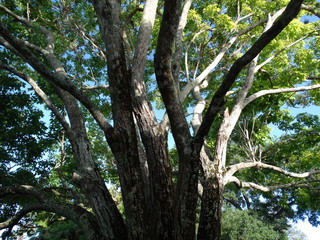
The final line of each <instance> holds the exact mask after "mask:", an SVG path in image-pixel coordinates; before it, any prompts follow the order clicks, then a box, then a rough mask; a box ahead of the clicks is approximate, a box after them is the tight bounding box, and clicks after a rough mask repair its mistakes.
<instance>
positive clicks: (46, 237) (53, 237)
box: [30, 220, 85, 240]
mask: <svg viewBox="0 0 320 240" xmlns="http://www.w3.org/2000/svg"><path fill="white" fill-rule="evenodd" d="M40 239H41V240H42V239H43V240H85V238H84V237H83V232H82V231H81V229H79V227H78V226H77V225H75V224H74V223H73V222H71V221H68V220H67V221H66V220H65V221H56V222H53V223H52V224H50V225H49V226H48V227H45V228H43V229H41V230H40V231H39V232H37V234H36V236H33V237H31V238H30V240H40Z"/></svg>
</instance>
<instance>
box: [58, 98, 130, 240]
mask: <svg viewBox="0 0 320 240" xmlns="http://www.w3.org/2000/svg"><path fill="white" fill-rule="evenodd" d="M60 95H61V97H62V99H63V101H64V103H65V106H66V109H67V113H68V117H69V120H70V124H71V131H70V132H68V133H67V134H68V137H69V139H70V142H71V146H72V149H73V153H74V157H75V160H76V161H77V165H78V166H77V168H78V170H77V172H76V173H74V175H73V180H74V182H75V183H76V184H78V185H79V186H80V187H81V189H82V191H83V192H84V194H85V195H86V197H87V198H88V200H89V203H90V204H91V207H92V209H93V211H94V214H95V216H96V218H97V220H98V221H97V222H98V224H99V227H100V230H101V232H102V234H103V236H104V237H103V238H104V239H108V240H109V239H110V240H111V239H114V240H116V239H117V240H118V239H119V240H120V239H123V240H126V239H128V236H127V229H126V226H125V225H124V222H123V219H122V216H121V214H120V212H119V211H118V209H117V206H116V205H115V202H114V201H113V199H112V197H111V195H110V193H109V191H108V189H107V187H106V184H105V182H104V181H103V179H102V178H101V176H100V173H99V170H98V168H97V167H96V164H95V162H94V160H93V158H92V152H91V146H90V142H89V140H88V138H87V133H86V130H85V125H84V122H83V116H82V114H81V110H80V109H79V106H78V104H77V102H76V101H75V99H74V98H73V97H72V96H71V95H70V94H68V93H62V94H60Z"/></svg>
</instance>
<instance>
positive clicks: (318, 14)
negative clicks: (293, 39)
mask: <svg viewBox="0 0 320 240" xmlns="http://www.w3.org/2000/svg"><path fill="white" fill-rule="evenodd" d="M301 9H303V10H306V11H308V12H311V13H313V14H314V15H316V16H317V17H318V18H320V12H319V11H317V10H316V9H315V8H313V7H310V6H308V5H305V4H302V5H301Z"/></svg>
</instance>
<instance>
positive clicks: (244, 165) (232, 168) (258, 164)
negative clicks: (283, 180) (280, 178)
mask: <svg viewBox="0 0 320 240" xmlns="http://www.w3.org/2000/svg"><path fill="white" fill-rule="evenodd" d="M248 168H259V169H260V168H261V169H269V170H273V171H275V172H278V173H281V174H283V175H285V176H288V177H293V178H307V177H311V176H313V175H316V174H320V170H314V171H309V172H304V173H294V172H289V171H286V170H284V169H282V168H280V167H276V166H273V165H270V164H266V163H262V162H243V163H237V164H234V165H232V166H230V167H229V170H228V171H227V173H226V175H227V176H228V177H231V176H233V175H234V174H235V173H236V172H238V171H240V170H244V169H248ZM228 177H227V178H228Z"/></svg>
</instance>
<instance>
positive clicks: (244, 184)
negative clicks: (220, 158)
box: [229, 176, 320, 192]
mask: <svg viewBox="0 0 320 240" xmlns="http://www.w3.org/2000/svg"><path fill="white" fill-rule="evenodd" d="M229 182H233V183H236V184H237V185H238V186H239V187H241V188H250V189H256V190H260V191H262V192H271V191H274V190H277V189H289V188H310V183H313V182H317V183H318V182H320V180H307V181H297V182H292V183H287V184H280V185H274V186H262V185H259V184H256V183H253V182H242V181H240V180H239V179H238V178H237V177H235V176H232V177H231V178H230V181H229Z"/></svg>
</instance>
